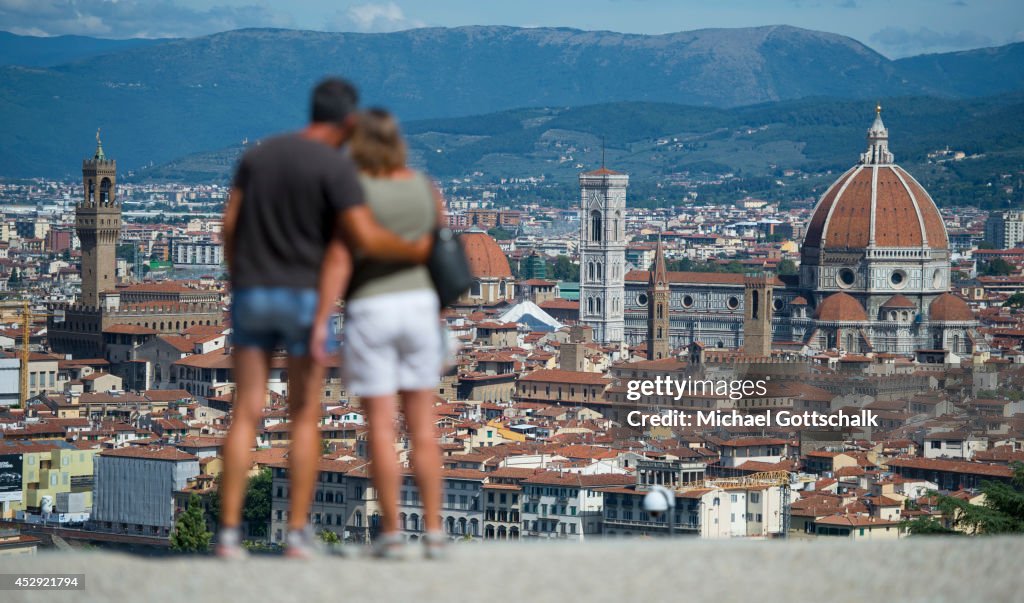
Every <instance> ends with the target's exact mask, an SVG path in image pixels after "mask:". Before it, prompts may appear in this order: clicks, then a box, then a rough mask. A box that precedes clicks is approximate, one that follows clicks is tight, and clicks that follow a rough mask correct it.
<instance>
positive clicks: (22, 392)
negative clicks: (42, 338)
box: [18, 299, 50, 409]
mask: <svg viewBox="0 0 1024 603" xmlns="http://www.w3.org/2000/svg"><path fill="white" fill-rule="evenodd" d="M48 316H50V314H47V313H44V314H33V313H32V307H31V306H30V305H29V303H28V300H27V299H26V300H23V301H22V303H21V367H20V371H19V373H18V385H19V387H20V389H19V392H18V401H19V403H20V404H21V408H23V409H24V408H28V377H29V373H28V365H29V362H30V361H31V359H32V351H31V349H30V346H29V341H30V340H31V338H32V321H33V320H34V319H36V318H46V317H48Z"/></svg>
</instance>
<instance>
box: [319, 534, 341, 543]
mask: <svg viewBox="0 0 1024 603" xmlns="http://www.w3.org/2000/svg"><path fill="white" fill-rule="evenodd" d="M319 536H320V540H322V541H323V543H324V544H326V545H328V546H333V545H336V544H340V543H341V537H340V536H338V534H337V533H336V532H332V531H331V530H324V531H322V532H320V534H319Z"/></svg>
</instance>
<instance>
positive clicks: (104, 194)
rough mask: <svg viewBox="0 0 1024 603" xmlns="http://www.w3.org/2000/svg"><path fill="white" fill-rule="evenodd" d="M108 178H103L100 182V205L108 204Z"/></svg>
mask: <svg viewBox="0 0 1024 603" xmlns="http://www.w3.org/2000/svg"><path fill="white" fill-rule="evenodd" d="M110 201H111V199H110V178H104V179H103V180H102V181H101V182H100V203H101V204H106V203H110Z"/></svg>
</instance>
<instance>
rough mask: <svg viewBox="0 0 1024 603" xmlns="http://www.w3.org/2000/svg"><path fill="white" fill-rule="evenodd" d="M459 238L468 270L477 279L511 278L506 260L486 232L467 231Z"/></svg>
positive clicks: (510, 270)
mask: <svg viewBox="0 0 1024 603" xmlns="http://www.w3.org/2000/svg"><path fill="white" fill-rule="evenodd" d="M459 238H460V239H461V240H462V245H463V247H464V248H465V250H466V258H467V259H468V260H469V270H470V272H472V273H473V276H475V277H478V278H512V268H511V267H510V266H509V263H508V258H507V257H505V253H504V252H503V251H502V250H501V247H498V243H497V242H495V240H494V238H492V237H491V235H489V234H487V233H486V232H482V231H475V230H469V231H466V232H463V233H462V234H461V235H460V236H459Z"/></svg>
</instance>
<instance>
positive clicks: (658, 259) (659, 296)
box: [647, 239, 672, 360]
mask: <svg viewBox="0 0 1024 603" xmlns="http://www.w3.org/2000/svg"><path fill="white" fill-rule="evenodd" d="M648 286H649V289H650V290H649V291H648V295H647V299H648V301H647V359H648V360H661V359H662V358H668V357H669V354H670V353H671V351H672V350H671V348H672V346H671V345H669V317H668V308H669V284H668V271H667V270H665V253H664V251H663V250H662V248H661V239H658V247H657V248H656V249H655V251H654V266H653V267H652V270H651V278H650V280H649V281H648Z"/></svg>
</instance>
